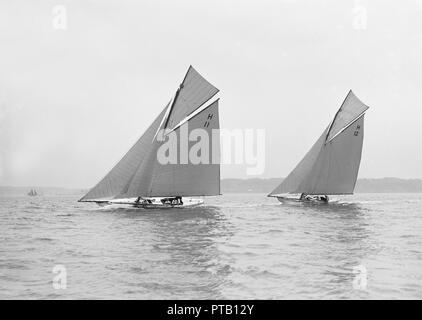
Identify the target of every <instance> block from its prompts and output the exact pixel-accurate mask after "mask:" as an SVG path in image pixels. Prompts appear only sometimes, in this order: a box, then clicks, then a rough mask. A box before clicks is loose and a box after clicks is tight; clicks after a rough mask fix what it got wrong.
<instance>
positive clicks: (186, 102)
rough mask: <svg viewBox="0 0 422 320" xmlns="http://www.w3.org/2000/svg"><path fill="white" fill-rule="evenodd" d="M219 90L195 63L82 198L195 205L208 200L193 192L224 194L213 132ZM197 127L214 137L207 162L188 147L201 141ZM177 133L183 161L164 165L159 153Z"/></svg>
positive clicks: (216, 136) (216, 123) (156, 205)
mask: <svg viewBox="0 0 422 320" xmlns="http://www.w3.org/2000/svg"><path fill="white" fill-rule="evenodd" d="M218 91H219V90H218V89H217V88H215V87H214V86H213V85H212V84H210V83H209V82H208V81H207V80H205V79H204V78H203V77H202V76H201V75H200V74H199V73H198V72H197V71H196V70H195V69H194V68H193V67H192V66H190V67H189V69H188V71H187V73H186V75H185V77H184V79H183V81H182V83H181V84H180V86H179V88H178V89H177V91H176V93H175V94H174V96H173V98H172V99H171V100H170V102H169V103H168V104H167V106H166V107H165V108H164V109H163V110H162V111H161V113H160V114H159V115H158V117H157V118H156V119H155V120H154V122H153V123H152V124H151V126H150V127H149V128H148V129H147V130H146V131H145V133H144V134H143V135H142V137H141V138H140V139H139V140H138V141H137V142H136V143H135V145H134V146H133V147H132V148H131V149H130V150H129V151H128V152H127V153H126V155H125V156H124V157H123V158H122V159H121V160H120V161H119V162H118V163H117V164H116V165H115V166H114V167H113V168H112V169H111V171H110V172H109V173H108V174H107V175H106V176H105V177H104V178H103V179H102V180H101V181H100V182H99V183H98V184H97V185H96V186H94V187H93V188H92V189H91V190H89V192H88V193H87V194H86V195H85V196H83V197H82V198H81V199H80V200H79V201H80V202H96V203H98V204H100V205H107V204H130V205H133V206H137V207H144V208H163V207H189V206H196V205H200V204H202V203H203V200H202V199H201V198H192V197H202V196H213V195H220V161H219V159H220V154H219V153H220V150H219V148H220V137H219V134H212V132H213V130H219V126H220V125H219V114H218V102H219V100H218V99H217V100H215V101H213V102H210V100H211V99H212V98H213V97H214V96H215V95H216V94H217V93H218ZM186 124H187V126H186ZM185 128H186V129H185ZM196 129H201V130H205V131H206V133H207V136H208V139H206V140H207V141H200V142H201V143H202V144H203V143H207V144H208V147H209V150H210V152H209V155H208V159H207V161H202V162H201V163H196V162H195V163H193V162H192V161H191V159H186V150H191V147H192V146H195V144H196V143H197V141H191V135H190V134H191V133H192V131H194V130H196ZM163 130H164V131H163ZM186 130H188V132H184V131H186ZM217 132H218V131H217ZM171 133H173V134H174V133H175V134H176V135H177V138H178V139H177V153H176V154H177V160H178V161H176V162H172V163H164V164H163V163H162V162H161V161H159V159H158V156H157V152H158V150H159V149H160V147H161V146H163V144H164V143H166V142H167V143H168V141H169V139H170V137H169V136H168V135H169V134H171ZM188 137H189V138H188ZM183 139H184V140H183ZM179 141H180V143H179ZM212 146H217V148H212ZM201 152H202V151H201ZM189 155H190V153H189ZM201 156H203V155H201ZM188 158H189V157H188ZM216 159H217V160H218V161H216ZM186 197H187V198H186Z"/></svg>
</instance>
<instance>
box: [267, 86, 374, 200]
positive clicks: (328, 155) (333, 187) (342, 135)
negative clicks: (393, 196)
mask: <svg viewBox="0 0 422 320" xmlns="http://www.w3.org/2000/svg"><path fill="white" fill-rule="evenodd" d="M368 108H369V107H368V106H366V105H365V104H363V103H362V102H361V101H360V100H359V99H358V98H357V97H356V96H355V95H354V93H353V92H352V90H350V91H349V93H348V94H347V96H346V99H345V100H344V102H343V104H342V105H341V107H340V109H339V110H338V111H337V113H336V115H335V117H334V119H333V121H332V122H331V124H330V125H329V126H328V128H327V129H326V130H324V132H323V133H322V135H321V137H320V138H319V139H318V140H317V141H316V143H315V144H314V145H313V146H312V148H311V149H310V150H309V151H308V153H307V154H306V155H305V157H304V158H303V159H302V161H300V162H299V164H298V165H297V166H296V168H294V170H293V171H292V172H291V173H290V174H289V175H288V176H287V177H286V178H285V179H284V180H283V182H282V183H281V184H280V185H279V186H278V187H277V188H275V189H274V190H273V191H272V192H271V193H270V194H269V195H268V196H269V197H276V198H277V199H278V200H279V201H280V202H282V203H283V202H287V201H292V200H293V201H311V202H317V203H318V202H322V203H327V202H328V200H329V199H328V195H343V194H353V191H354V189H355V184H356V179H357V176H358V171H359V165H360V159H361V155H362V145H363V124H364V116H365V112H366V110H367V109H368ZM289 194H293V195H294V194H297V195H300V196H299V198H297V197H292V196H289Z"/></svg>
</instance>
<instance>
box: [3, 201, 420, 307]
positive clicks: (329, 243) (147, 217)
mask: <svg viewBox="0 0 422 320" xmlns="http://www.w3.org/2000/svg"><path fill="white" fill-rule="evenodd" d="M76 200H77V197H73V196H63V197H60V196H51V197H48V196H44V197H26V196H25V197H8V198H4V197H3V198H0V240H1V241H0V298H2V299H10V298H23V299H38V298H44V299H76V298H83V299H86V298H96V299H103V298H111V299H117V298H128V299H169V298H172V299H190V298H194V299H210V298H216V299H220V298H226V299H243V298H245V299H288V298H289V299H295V298H299V299H304V298H311V299H335V298H341V299H351V298H358V299H383V298H393V299H405V298H410V299H422V210H421V209H422V195H421V194H356V195H354V196H349V197H343V198H339V200H340V202H339V203H337V204H330V205H303V204H302V205H300V204H296V205H282V204H280V203H279V202H278V201H277V200H275V199H272V198H266V197H265V195H260V194H247V195H246V194H227V195H224V196H221V197H211V198H207V199H206V205H204V206H202V207H198V208H192V209H167V210H143V209H131V208H123V207H113V208H111V207H103V208H101V207H98V206H96V205H95V204H82V203H77V202H76ZM55 265H63V266H64V267H65V268H66V273H67V288H66V289H61V290H57V289H54V288H53V277H54V276H55V274H54V273H53V268H54V266H55ZM365 274H366V277H365ZM365 280H366V288H365Z"/></svg>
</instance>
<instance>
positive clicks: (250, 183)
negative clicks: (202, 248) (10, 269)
mask: <svg viewBox="0 0 422 320" xmlns="http://www.w3.org/2000/svg"><path fill="white" fill-rule="evenodd" d="M282 181H283V178H268V179H262V178H251V179H222V180H221V192H222V193H223V194H224V193H269V192H271V191H272V190H273V189H274V188H275V187H276V186H277V185H278V184H280V183H281V182H282ZM30 189H36V190H37V192H38V193H39V194H40V195H83V194H84V193H85V192H87V191H88V190H89V189H88V188H63V187H37V186H19V187H14V186H0V196H5V195H6V196H7V195H26V194H27V193H28V191H29V190H30ZM355 193H422V179H401V178H378V179H358V181H357V183H356V188H355Z"/></svg>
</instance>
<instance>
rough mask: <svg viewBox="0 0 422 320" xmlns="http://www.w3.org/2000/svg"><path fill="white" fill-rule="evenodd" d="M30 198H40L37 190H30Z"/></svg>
mask: <svg viewBox="0 0 422 320" xmlns="http://www.w3.org/2000/svg"><path fill="white" fill-rule="evenodd" d="M28 196H30V197H35V196H38V193H37V190H35V189H31V190H29V192H28Z"/></svg>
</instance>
